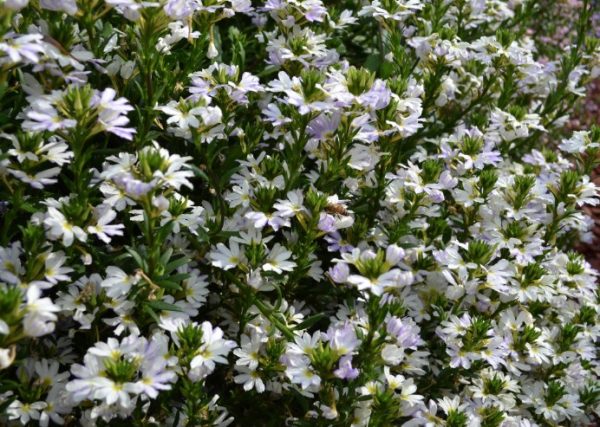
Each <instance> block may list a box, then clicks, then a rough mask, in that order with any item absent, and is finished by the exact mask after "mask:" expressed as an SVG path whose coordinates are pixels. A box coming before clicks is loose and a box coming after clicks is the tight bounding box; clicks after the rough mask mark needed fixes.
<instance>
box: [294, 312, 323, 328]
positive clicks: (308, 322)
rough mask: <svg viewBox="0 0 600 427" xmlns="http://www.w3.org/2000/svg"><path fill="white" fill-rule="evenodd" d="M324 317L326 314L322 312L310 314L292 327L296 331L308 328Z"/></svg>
mask: <svg viewBox="0 0 600 427" xmlns="http://www.w3.org/2000/svg"><path fill="white" fill-rule="evenodd" d="M325 317H327V316H326V315H325V314H323V313H319V314H315V315H314V316H310V317H309V318H307V319H305V320H304V321H303V322H302V323H299V324H298V326H296V327H295V328H294V329H295V330H298V331H299V330H303V329H308V328H310V327H311V326H313V325H314V324H316V323H317V322H318V321H319V320H321V319H324V318H325Z"/></svg>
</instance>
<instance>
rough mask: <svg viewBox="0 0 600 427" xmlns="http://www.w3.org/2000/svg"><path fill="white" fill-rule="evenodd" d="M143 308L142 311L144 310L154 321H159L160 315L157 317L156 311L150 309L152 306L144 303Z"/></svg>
mask: <svg viewBox="0 0 600 427" xmlns="http://www.w3.org/2000/svg"><path fill="white" fill-rule="evenodd" d="M143 310H144V312H146V313H147V314H148V315H149V316H150V317H152V319H154V321H155V322H156V323H160V317H158V314H156V312H155V311H154V310H152V307H150V306H149V305H148V304H144V306H143Z"/></svg>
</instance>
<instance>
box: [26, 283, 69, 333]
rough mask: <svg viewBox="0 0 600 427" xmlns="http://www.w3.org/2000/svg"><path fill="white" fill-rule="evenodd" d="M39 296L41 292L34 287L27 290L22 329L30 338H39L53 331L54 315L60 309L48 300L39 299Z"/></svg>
mask: <svg viewBox="0 0 600 427" xmlns="http://www.w3.org/2000/svg"><path fill="white" fill-rule="evenodd" d="M41 296H42V291H41V290H40V289H39V288H37V287H36V286H30V287H29V289H27V294H26V304H25V318H24V319H23V329H24V330H25V334H27V335H28V336H30V337H39V336H42V335H46V334H49V333H51V332H52V331H54V326H55V325H54V323H53V322H55V321H56V319H57V317H56V314H54V313H56V312H59V311H60V307H58V306H57V305H55V304H54V303H53V302H52V300H51V299H50V298H41Z"/></svg>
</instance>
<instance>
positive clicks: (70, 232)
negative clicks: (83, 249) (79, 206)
mask: <svg viewBox="0 0 600 427" xmlns="http://www.w3.org/2000/svg"><path fill="white" fill-rule="evenodd" d="M44 225H46V227H47V228H48V235H49V237H50V238H51V239H53V240H56V239H60V238H61V237H62V242H63V245H65V246H71V245H72V244H73V241H74V240H75V239H77V240H80V241H82V242H84V241H85V240H86V239H87V234H86V233H85V231H83V230H82V229H81V227H79V226H77V225H73V224H71V223H70V222H69V221H68V220H67V218H65V216H64V215H63V213H62V212H60V211H59V210H58V209H56V208H55V207H52V206H50V207H48V213H47V216H46V219H44Z"/></svg>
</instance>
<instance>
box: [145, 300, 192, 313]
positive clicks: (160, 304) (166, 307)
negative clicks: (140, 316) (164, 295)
mask: <svg viewBox="0 0 600 427" xmlns="http://www.w3.org/2000/svg"><path fill="white" fill-rule="evenodd" d="M146 305H148V306H150V307H151V308H153V309H154V310H159V311H179V312H183V310H182V309H181V308H180V307H178V306H176V305H175V304H169V303H168V302H164V301H148V302H147V303H146Z"/></svg>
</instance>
